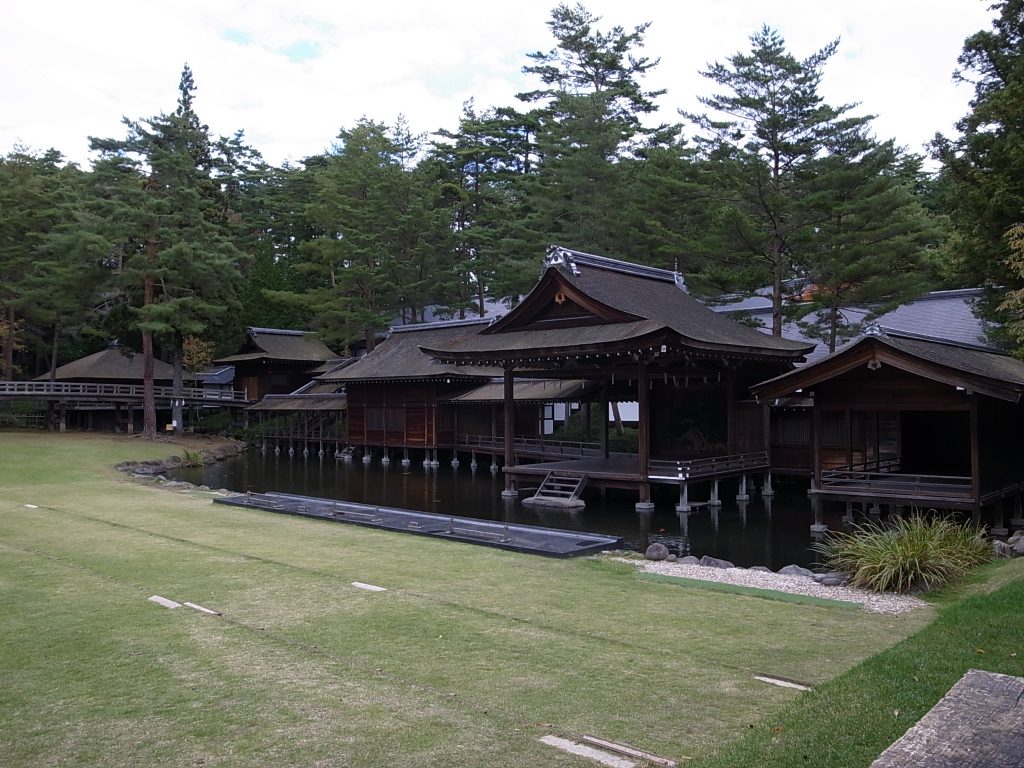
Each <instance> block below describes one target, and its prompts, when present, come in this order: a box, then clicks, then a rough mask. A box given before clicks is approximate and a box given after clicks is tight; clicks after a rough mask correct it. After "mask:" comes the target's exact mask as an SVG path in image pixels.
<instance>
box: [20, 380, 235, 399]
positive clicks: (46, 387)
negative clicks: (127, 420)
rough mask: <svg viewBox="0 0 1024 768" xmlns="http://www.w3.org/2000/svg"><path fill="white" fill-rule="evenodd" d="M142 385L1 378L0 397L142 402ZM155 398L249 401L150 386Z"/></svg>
mask: <svg viewBox="0 0 1024 768" xmlns="http://www.w3.org/2000/svg"><path fill="white" fill-rule="evenodd" d="M143 390H144V387H143V386H142V385H141V384H90V383H83V382H76V381H0V398H6V399H10V400H16V399H22V400H31V399H44V400H56V399H63V400H121V401H133V402H142V397H143ZM153 396H154V397H155V398H156V399H157V400H161V401H166V400H175V399H179V400H185V401H186V402H190V403H194V402H203V403H210V402H231V403H245V402H248V400H247V398H246V393H245V392H240V391H238V390H224V391H222V390H217V389H201V388H195V387H184V388H182V389H181V390H180V391H178V392H175V390H174V387H153Z"/></svg>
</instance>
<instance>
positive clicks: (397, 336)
mask: <svg viewBox="0 0 1024 768" xmlns="http://www.w3.org/2000/svg"><path fill="white" fill-rule="evenodd" d="M489 322H490V321H489V320H480V319H476V320H451V321H447V322H440V323H421V324H419V325H401V326H396V327H394V328H392V329H391V330H390V332H389V333H388V337H387V338H386V339H385V340H384V341H382V342H381V343H380V344H378V345H377V346H376V347H375V348H374V349H373V351H372V352H368V353H367V354H366V355H365V356H363V357H361V358H359V359H358V360H356V361H355V362H353V363H352V364H351V365H347V366H345V367H344V368H341V369H340V370H336V371H334V372H332V373H327V374H324V375H323V376H320V377H319V378H318V379H317V380H318V381H321V382H352V381H402V380H412V379H437V378H452V377H454V378H491V377H492V376H495V375H499V374H500V373H501V371H499V370H496V369H493V368H480V367H478V366H466V365H446V364H444V363H439V362H437V361H436V360H433V359H432V358H430V357H428V356H427V355H425V354H424V353H423V352H422V351H420V347H421V346H430V345H434V344H441V343H445V342H449V341H453V340H455V339H459V338H463V337H465V336H469V335H473V334H476V333H477V332H479V331H480V330H481V329H482V328H484V327H486V326H487V325H488V323H489Z"/></svg>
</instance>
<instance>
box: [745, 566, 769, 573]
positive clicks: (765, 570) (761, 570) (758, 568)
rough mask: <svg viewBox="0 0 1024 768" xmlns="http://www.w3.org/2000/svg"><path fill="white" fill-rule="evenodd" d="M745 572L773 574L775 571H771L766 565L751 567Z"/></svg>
mask: <svg viewBox="0 0 1024 768" xmlns="http://www.w3.org/2000/svg"><path fill="white" fill-rule="evenodd" d="M747 570H748V571H757V572H758V573H775V571H773V570H772V569H771V568H769V567H768V566H767V565H752V566H750V567H749V568H747Z"/></svg>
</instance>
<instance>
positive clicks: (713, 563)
mask: <svg viewBox="0 0 1024 768" xmlns="http://www.w3.org/2000/svg"><path fill="white" fill-rule="evenodd" d="M698 565H703V566H704V567H705V568H735V567H736V566H735V565H734V564H733V563H730V562H729V561H728V560H722V559H721V558H719V557H711V556H710V555H704V557H702V558H701V559H700V561H699V562H698Z"/></svg>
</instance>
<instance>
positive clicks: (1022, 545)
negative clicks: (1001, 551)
mask: <svg viewBox="0 0 1024 768" xmlns="http://www.w3.org/2000/svg"><path fill="white" fill-rule="evenodd" d="M1007 543H1008V544H1009V542H1007ZM1010 548H1011V549H1012V550H1013V551H1014V552H1015V553H1016V554H1015V555H1014V556H1015V557H1017V556H1020V555H1024V537H1021V538H1019V539H1017V540H1016V541H1015V542H1013V544H1010Z"/></svg>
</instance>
